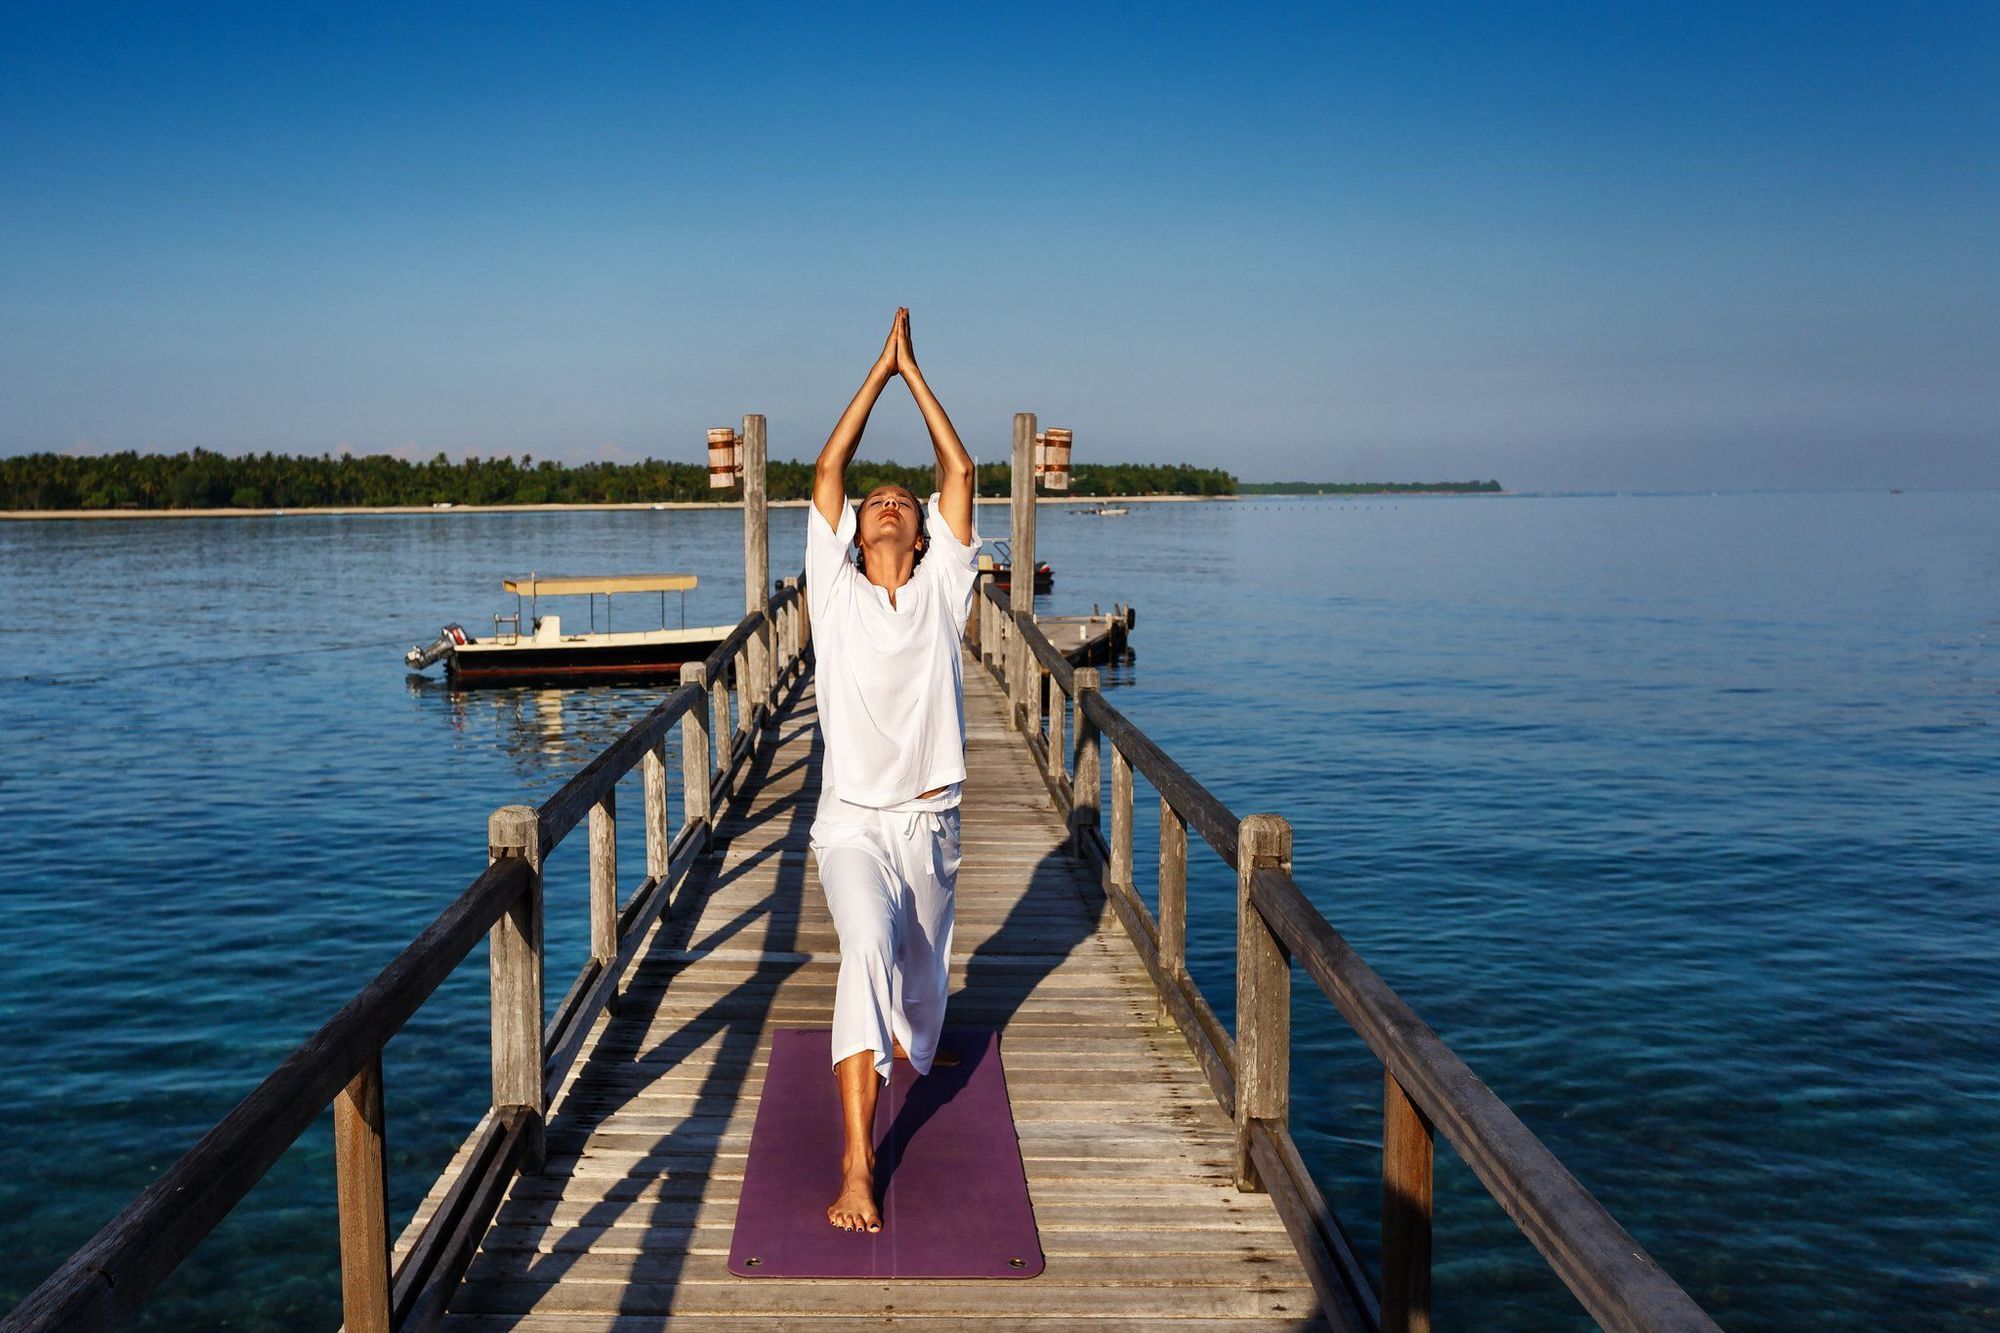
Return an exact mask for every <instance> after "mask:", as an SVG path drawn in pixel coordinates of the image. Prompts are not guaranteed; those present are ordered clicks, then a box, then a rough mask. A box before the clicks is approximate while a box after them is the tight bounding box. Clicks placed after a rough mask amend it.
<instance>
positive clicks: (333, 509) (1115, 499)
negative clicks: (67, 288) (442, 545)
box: [0, 495, 1244, 521]
mask: <svg viewBox="0 0 2000 1333" xmlns="http://www.w3.org/2000/svg"><path fill="white" fill-rule="evenodd" d="M1243 498H1244V497H1242V496H1240V495H1091V496H1071V495H1038V496H1036V497H1035V503H1036V504H1037V505H1100V504H1188V503H1193V502H1198V501H1206V500H1231V501H1234V500H1241V499H1243ZM809 503H811V502H810V501H807V500H772V501H771V502H770V507H771V508H773V509H802V508H804V507H805V506H806V505H807V504H809ZM979 503H980V504H982V505H1001V506H1005V505H1007V504H1010V503H1012V502H1011V501H1010V500H1008V499H1007V497H1005V496H992V495H982V496H980V497H979ZM742 507H743V502H742V501H741V500H634V501H628V502H622V503H618V504H537V505H462V504H451V505H442V506H440V505H329V506H315V507H309V508H302V509H0V519H13V520H16V521H30V520H34V519H77V518H117V519H138V518H292V517H294V516H298V515H307V514H314V515H334V514H337V515H349V516H351V515H357V514H431V515H435V516H438V517H448V516H450V515H452V514H566V513H583V512H592V511H611V510H631V509H741V508H742Z"/></svg>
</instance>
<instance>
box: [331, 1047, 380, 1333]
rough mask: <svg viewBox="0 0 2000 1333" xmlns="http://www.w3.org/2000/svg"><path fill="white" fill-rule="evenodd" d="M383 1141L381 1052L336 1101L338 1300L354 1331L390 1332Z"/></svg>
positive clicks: (355, 1077)
mask: <svg viewBox="0 0 2000 1333" xmlns="http://www.w3.org/2000/svg"><path fill="white" fill-rule="evenodd" d="M387 1160H388V1159H387V1154H386V1152H385V1151H384V1146H383V1120H382V1052H380V1051H377V1052H375V1054H374V1055H372V1056H370V1057H369V1058H368V1063H367V1064H365V1065H363V1066H361V1072H360V1073H358V1074H356V1075H355V1076H354V1077H353V1079H352V1080H350V1081H349V1083H348V1085H347V1086H346V1087H345V1088H343V1089H342V1090H341V1093H340V1095H339V1096H338V1097H336V1098H335V1099H334V1103H333V1172H334V1183H335V1193H336V1195H337V1196H338V1198H339V1200H340V1305H341V1314H342V1317H343V1320H344V1324H345V1327H347V1328H349V1329H352V1330H354V1333H389V1328H390V1314H389V1173H388V1167H387Z"/></svg>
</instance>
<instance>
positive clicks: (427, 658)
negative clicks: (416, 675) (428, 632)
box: [403, 625, 472, 671]
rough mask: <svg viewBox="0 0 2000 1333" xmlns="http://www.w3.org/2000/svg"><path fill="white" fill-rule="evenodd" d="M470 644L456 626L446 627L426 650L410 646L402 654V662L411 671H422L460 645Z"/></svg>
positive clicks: (467, 637)
mask: <svg viewBox="0 0 2000 1333" xmlns="http://www.w3.org/2000/svg"><path fill="white" fill-rule="evenodd" d="M470 642H472V639H471V636H469V635H468V634H466V632H465V631H464V630H462V629H460V628H459V627H458V626H456V625H446V626H445V627H444V628H443V629H441V630H439V631H438V636H437V641H436V642H435V643H433V644H431V646H430V647H428V648H420V647H418V646H417V645H416V644H411V645H410V651H409V652H407V653H404V654H403V661H404V662H405V663H406V664H407V665H408V666H409V668H410V670H412V671H422V670H423V669H424V668H425V667H427V666H429V665H430V664H431V663H433V662H435V661H437V660H439V659H440V658H442V657H445V656H447V655H449V654H450V653H451V651H452V650H453V649H455V648H457V647H458V646H459V645H460V644H462V643H470Z"/></svg>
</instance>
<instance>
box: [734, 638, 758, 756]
mask: <svg viewBox="0 0 2000 1333" xmlns="http://www.w3.org/2000/svg"><path fill="white" fill-rule="evenodd" d="M756 637H757V636H756V635H754V634H753V635H751V636H750V639H751V642H754V641H755V639H756ZM751 642H746V643H745V644H744V645H743V646H742V647H741V648H738V649H737V650H736V658H735V661H734V664H733V665H734V667H735V669H734V670H733V671H731V672H730V674H731V675H733V676H735V677H736V725H735V726H733V727H731V728H730V729H729V757H730V758H731V759H734V758H735V757H736V739H737V737H739V736H748V735H749V734H750V733H751V732H752V731H753V730H755V729H756V726H757V696H756V694H755V693H754V692H753V690H752V688H751V683H750V671H751V665H750V649H751ZM730 790H731V791H732V792H733V791H735V790H736V788H735V786H734V784H732V785H731V786H730Z"/></svg>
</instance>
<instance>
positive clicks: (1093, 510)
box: [1071, 505, 1132, 518]
mask: <svg viewBox="0 0 2000 1333" xmlns="http://www.w3.org/2000/svg"><path fill="white" fill-rule="evenodd" d="M1071 512H1073V513H1078V514H1084V515H1087V516H1090V517H1093V518H1123V517H1125V516H1126V515H1127V514H1129V513H1131V512H1132V511H1131V509H1129V508H1128V507H1126V506H1125V505H1084V506H1083V507H1082V508H1081V509H1076V510H1073V511H1071Z"/></svg>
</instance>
